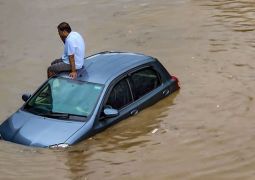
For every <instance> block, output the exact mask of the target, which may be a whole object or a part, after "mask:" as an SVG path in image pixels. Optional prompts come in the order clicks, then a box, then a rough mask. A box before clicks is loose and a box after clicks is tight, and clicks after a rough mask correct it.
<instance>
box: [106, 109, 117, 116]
mask: <svg viewBox="0 0 255 180" xmlns="http://www.w3.org/2000/svg"><path fill="white" fill-rule="evenodd" d="M104 115H105V116H106V117H116V116H118V115H119V111H118V110H117V109H111V108H105V109H104Z"/></svg>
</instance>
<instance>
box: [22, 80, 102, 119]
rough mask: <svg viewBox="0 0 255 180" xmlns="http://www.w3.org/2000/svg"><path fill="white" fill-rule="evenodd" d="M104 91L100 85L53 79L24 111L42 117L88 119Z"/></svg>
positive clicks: (30, 101) (32, 99)
mask: <svg viewBox="0 0 255 180" xmlns="http://www.w3.org/2000/svg"><path fill="white" fill-rule="evenodd" d="M102 89H103V86H102V85H99V84H94V83H88V82H81V81H74V80H71V79H65V78H60V77H58V78H51V79H49V81H48V82H47V83H46V84H45V85H44V86H43V87H42V88H41V89H40V90H39V91H38V92H37V93H36V94H35V95H34V96H33V97H32V98H31V99H30V100H29V102H28V103H27V104H26V106H25V108H24V109H26V110H28V111H30V112H32V113H34V114H37V115H42V116H44V115H45V116H53V117H60V118H63V117H65V116H66V117H67V116H69V115H73V116H84V117H87V116H88V115H90V113H92V111H93V109H94V107H95V105H96V103H97V100H98V98H99V96H100V94H101V91H102Z"/></svg>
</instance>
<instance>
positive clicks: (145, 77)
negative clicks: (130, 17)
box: [0, 52, 179, 148]
mask: <svg viewBox="0 0 255 180" xmlns="http://www.w3.org/2000/svg"><path fill="white" fill-rule="evenodd" d="M178 89H179V85H178V79H177V78H176V77H174V76H171V75H170V74H169V73H168V72H167V71H166V69H165V68H164V67H163V66H162V65H161V63H160V62H159V61H158V60H157V59H155V58H153V57H150V56H146V55H143V54H137V53H127V52H102V53H98V54H95V55H92V56H89V57H87V58H86V59H85V60H84V67H83V68H82V69H81V70H79V72H78V77H77V79H75V80H72V79H70V78H69V76H68V72H66V73H61V74H59V75H57V76H54V77H52V78H50V79H48V80H47V81H46V82H45V83H43V84H42V85H41V87H39V88H38V90H36V91H35V93H34V94H33V95H32V96H31V95H23V96H22V99H23V100H24V101H25V103H24V105H23V106H22V107H21V108H20V109H19V110H18V111H17V112H15V113H14V114H13V115H11V116H10V117H9V118H8V119H7V120H6V121H4V122H3V123H2V124H1V126H0V135H1V138H2V139H3V140H6V141H11V142H14V143H18V144H23V145H28V146H37V147H50V148H57V147H68V146H70V145H73V144H75V143H77V142H80V141H81V140H83V139H85V138H88V137H90V136H92V135H94V134H95V133H98V132H100V131H102V130H104V129H106V128H107V127H109V126H111V125H113V124H115V123H117V122H119V121H121V120H123V119H125V118H127V117H129V116H132V115H136V114H137V113H138V112H139V111H141V110H142V109H144V108H146V107H148V106H150V105H152V104H154V103H156V102H157V101H159V100H161V99H162V98H164V97H166V96H168V95H170V94H171V93H173V92H174V91H176V90H178Z"/></svg>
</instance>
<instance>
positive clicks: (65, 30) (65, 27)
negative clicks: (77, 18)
mask: <svg viewBox="0 0 255 180" xmlns="http://www.w3.org/2000/svg"><path fill="white" fill-rule="evenodd" d="M71 31H72V29H71V27H70V26H69V24H68V23H66V22H62V23H60V24H59V25H58V34H59V36H60V38H61V39H62V40H63V42H64V40H65V39H66V37H67V36H68V34H69V33H70V32H71Z"/></svg>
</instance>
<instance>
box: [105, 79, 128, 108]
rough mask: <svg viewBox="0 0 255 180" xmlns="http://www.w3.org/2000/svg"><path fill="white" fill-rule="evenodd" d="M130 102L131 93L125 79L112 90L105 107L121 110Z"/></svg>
mask: <svg viewBox="0 0 255 180" xmlns="http://www.w3.org/2000/svg"><path fill="white" fill-rule="evenodd" d="M131 102H132V96H131V92H130V89H129V86H128V83H127V79H126V78H125V79H122V80H121V81H120V82H118V83H117V84H116V85H115V86H114V87H113V89H112V91H111V93H110V96H109V98H108V100H107V103H106V106H110V107H112V108H114V109H118V110H119V109H121V108H123V107H125V106H126V105H128V104H130V103H131Z"/></svg>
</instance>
